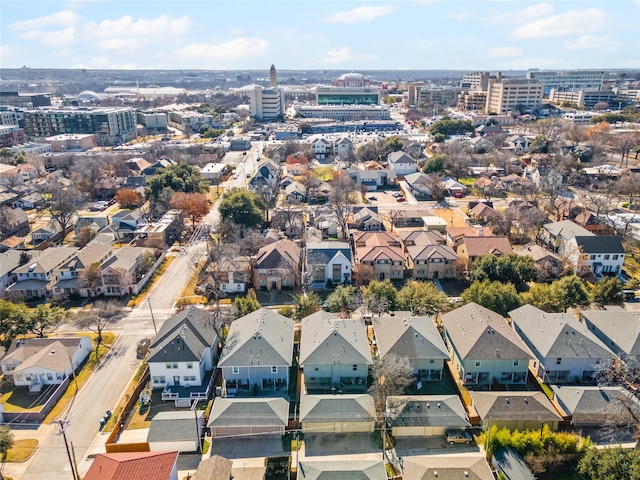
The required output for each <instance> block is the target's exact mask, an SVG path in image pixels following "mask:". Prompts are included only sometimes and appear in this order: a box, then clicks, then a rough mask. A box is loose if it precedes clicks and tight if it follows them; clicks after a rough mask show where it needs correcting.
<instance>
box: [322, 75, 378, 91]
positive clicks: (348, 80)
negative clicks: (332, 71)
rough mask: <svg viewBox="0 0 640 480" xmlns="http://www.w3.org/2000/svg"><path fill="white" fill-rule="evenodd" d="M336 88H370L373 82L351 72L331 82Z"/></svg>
mask: <svg viewBox="0 0 640 480" xmlns="http://www.w3.org/2000/svg"><path fill="white" fill-rule="evenodd" d="M331 85H332V86H334V87H343V88H344V87H368V86H370V85H371V80H369V79H368V78H367V77H365V76H364V75H362V74H361V73H356V72H350V73H343V74H342V75H340V76H339V77H338V78H336V79H335V80H333V81H332V82H331Z"/></svg>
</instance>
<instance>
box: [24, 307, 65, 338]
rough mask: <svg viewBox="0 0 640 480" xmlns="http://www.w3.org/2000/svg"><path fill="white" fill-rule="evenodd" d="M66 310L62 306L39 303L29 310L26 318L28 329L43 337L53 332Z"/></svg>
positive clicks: (63, 317) (63, 318)
mask: <svg viewBox="0 0 640 480" xmlns="http://www.w3.org/2000/svg"><path fill="white" fill-rule="evenodd" d="M65 318H66V312H65V310H64V308H62V307H52V306H51V305H49V304H40V305H38V306H37V307H36V308H35V309H33V310H31V311H30V312H29V317H28V319H27V321H28V325H29V331H31V332H32V333H33V334H35V335H37V336H38V337H40V338H42V337H45V336H46V334H47V333H51V332H53V331H54V330H55V329H56V328H58V326H59V325H60V324H61V323H62V322H63V321H64V320H65Z"/></svg>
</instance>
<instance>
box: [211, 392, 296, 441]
mask: <svg viewBox="0 0 640 480" xmlns="http://www.w3.org/2000/svg"><path fill="white" fill-rule="evenodd" d="M288 419H289V402H288V401H287V400H285V399H284V398H217V399H216V400H215V401H214V402H213V408H212V409H211V415H210V417H209V423H208V427H209V428H210V429H211V436H212V437H213V438H221V437H241V436H249V435H255V434H270V435H284V429H285V427H286V426H287V422H288Z"/></svg>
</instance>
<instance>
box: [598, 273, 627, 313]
mask: <svg viewBox="0 0 640 480" xmlns="http://www.w3.org/2000/svg"><path fill="white" fill-rule="evenodd" d="M591 301H592V302H593V303H595V304H596V305H599V306H601V307H603V306H604V305H621V304H622V303H623V302H624V295H623V294H622V282H621V281H620V280H619V279H618V277H604V278H603V279H602V280H600V281H599V282H597V283H596V284H595V286H594V287H593V290H592V291H591Z"/></svg>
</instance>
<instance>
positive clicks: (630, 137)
mask: <svg viewBox="0 0 640 480" xmlns="http://www.w3.org/2000/svg"><path fill="white" fill-rule="evenodd" d="M638 143H639V140H638V134H637V133H627V134H623V135H616V136H614V137H613V138H612V139H611V145H612V147H613V150H614V151H615V152H616V153H618V154H619V155H620V166H621V167H623V166H624V165H625V160H626V165H627V166H629V154H630V153H631V149H632V148H633V147H635V146H636V145H638Z"/></svg>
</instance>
